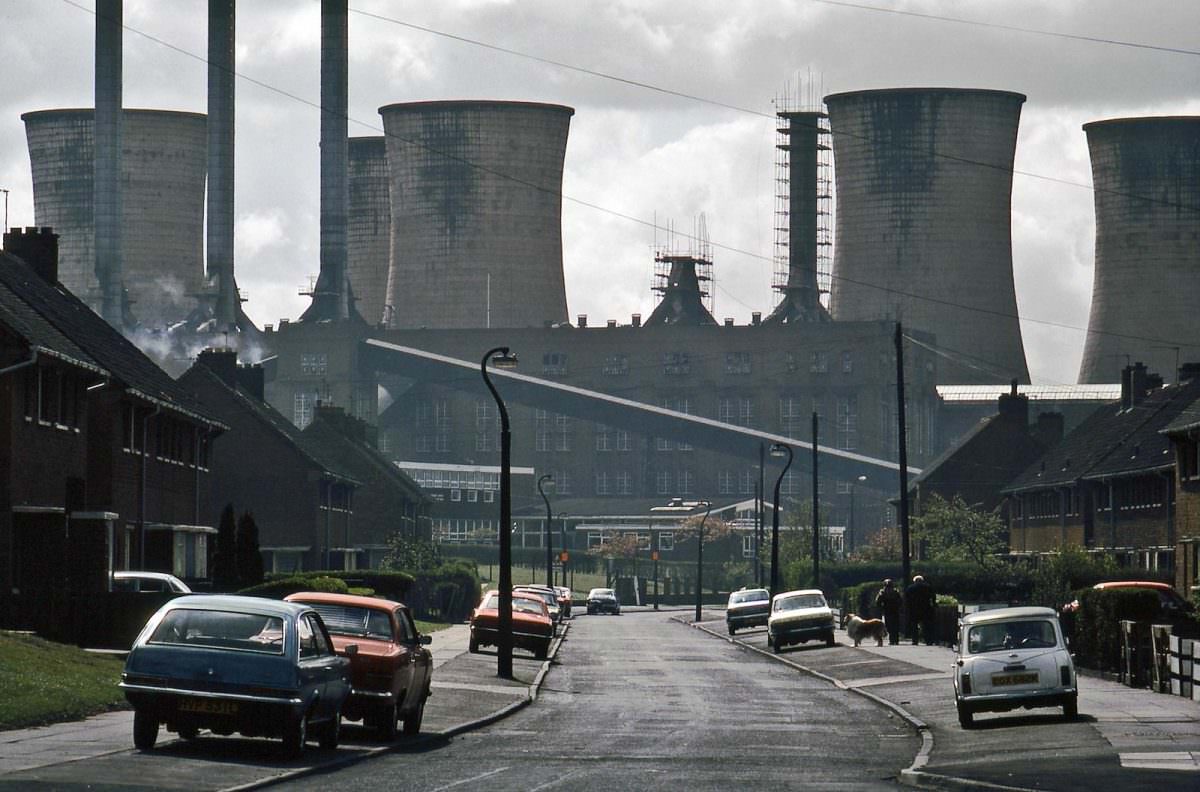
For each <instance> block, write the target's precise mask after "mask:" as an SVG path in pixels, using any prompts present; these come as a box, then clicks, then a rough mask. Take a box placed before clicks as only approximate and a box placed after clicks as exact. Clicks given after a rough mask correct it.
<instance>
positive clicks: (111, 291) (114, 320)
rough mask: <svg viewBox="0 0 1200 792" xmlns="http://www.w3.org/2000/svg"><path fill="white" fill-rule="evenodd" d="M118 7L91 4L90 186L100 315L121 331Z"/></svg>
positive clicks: (114, 0)
mask: <svg viewBox="0 0 1200 792" xmlns="http://www.w3.org/2000/svg"><path fill="white" fill-rule="evenodd" d="M122 2H123V0H97V3H96V74H95V80H96V83H95V104H96V121H95V133H94V134H95V146H96V153H95V160H94V165H93V168H94V177H95V178H94V181H93V183H92V190H93V193H92V196H93V207H94V209H93V211H94V213H95V235H96V236H95V239H96V242H95V250H96V279H97V280H98V281H99V285H100V292H101V296H100V315H101V316H103V317H104V320H105V321H106V322H108V323H109V324H110V325H112V326H113V327H117V328H122V327H124V326H125V316H124V310H123V304H122V303H123V300H122V293H123V288H122V287H123V284H122V280H123V278H122V267H121V124H122V120H123V119H122V112H121V61H122V57H121V41H122V34H123V32H124V22H123V10H122Z"/></svg>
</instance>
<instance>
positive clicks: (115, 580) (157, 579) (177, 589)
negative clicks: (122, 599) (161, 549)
mask: <svg viewBox="0 0 1200 792" xmlns="http://www.w3.org/2000/svg"><path fill="white" fill-rule="evenodd" d="M112 590H113V591H132V592H135V593H139V594H191V593H192V590H191V589H190V588H188V584H187V583H184V582H183V581H182V580H180V579H179V578H177V577H175V576H174V575H168V574H167V573H166V572H140V571H123V572H113V573H112Z"/></svg>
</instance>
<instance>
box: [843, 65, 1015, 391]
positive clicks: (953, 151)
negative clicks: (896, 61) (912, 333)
mask: <svg viewBox="0 0 1200 792" xmlns="http://www.w3.org/2000/svg"><path fill="white" fill-rule="evenodd" d="M1024 101H1025V97H1024V96H1022V95H1021V94H1017V93H1009V92H1007V91H983V90H964V89H947V88H913V89H894V90H880V91H856V92H853V93H840V94H834V95H832V96H828V97H826V98H825V102H826V104H827V106H828V109H829V118H830V125H831V127H832V132H833V151H834V163H835V168H836V170H835V178H836V182H837V215H838V216H837V229H836V238H835V239H836V245H835V249H834V260H833V284H832V295H831V298H832V304H831V310H832V313H833V318H834V319H835V320H838V321H872V320H880V319H887V320H899V321H901V322H903V323H904V325H905V327H906V328H913V329H919V330H925V331H928V332H930V333H933V334H935V336H936V343H937V345H938V347H940V348H941V349H942V350H943V351H944V353H945V357H944V358H943V359H942V360H941V361H940V362H939V363H938V381H939V383H947V384H989V383H1000V382H1008V381H1009V380H1011V379H1013V378H1016V379H1017V380H1018V381H1020V382H1029V371H1028V368H1027V367H1026V364H1025V351H1024V348H1023V346H1022V344H1021V328H1020V326H1019V324H1018V321H1017V301H1016V294H1015V290H1014V288H1013V273H1012V242H1011V233H1010V231H1011V217H1010V215H1011V210H1010V204H1011V195H1012V166H1013V156H1014V154H1015V150H1016V140H1017V123H1018V121H1019V119H1020V115H1021V104H1022V103H1023V102H1024Z"/></svg>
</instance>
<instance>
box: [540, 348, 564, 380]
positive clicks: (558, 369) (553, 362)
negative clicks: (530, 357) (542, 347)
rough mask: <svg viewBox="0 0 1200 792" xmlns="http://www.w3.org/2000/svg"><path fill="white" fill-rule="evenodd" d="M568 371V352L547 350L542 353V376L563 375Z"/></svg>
mask: <svg viewBox="0 0 1200 792" xmlns="http://www.w3.org/2000/svg"><path fill="white" fill-rule="evenodd" d="M566 373H567V353H566V352H546V353H545V354H543V355H542V376H544V377H561V376H563V375H565V374H566Z"/></svg>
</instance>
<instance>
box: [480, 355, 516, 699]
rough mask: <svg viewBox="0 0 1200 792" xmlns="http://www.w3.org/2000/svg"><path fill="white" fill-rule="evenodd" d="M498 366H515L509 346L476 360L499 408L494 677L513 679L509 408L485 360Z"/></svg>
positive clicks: (513, 356)
mask: <svg viewBox="0 0 1200 792" xmlns="http://www.w3.org/2000/svg"><path fill="white" fill-rule="evenodd" d="M489 362H491V364H492V365H493V366H495V367H496V368H499V369H510V368H515V367H516V365H517V356H516V355H514V354H510V353H509V351H508V347H495V348H493V349H489V350H488V351H487V352H486V353H485V354H484V356H483V359H482V360H481V361H480V363H479V373H480V374H481V375H482V376H483V383H484V384H485V385H487V388H488V390H489V391H491V392H492V398H493V399H495V400H496V407H497V409H498V410H499V411H500V585H499V589H500V591H499V594H500V596H499V600H500V608H499V611H500V612H499V624H498V625H497V628H496V629H497V633H498V635H497V636H496V676H499V677H503V678H505V679H511V678H512V650H513V640H512V637H513V636H512V435H511V434H510V432H509V428H508V410H507V409H506V408H505V406H504V400H503V399H501V398H500V394H499V393H497V392H496V386H494V385H492V380H491V378H490V377H488V363H489Z"/></svg>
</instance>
